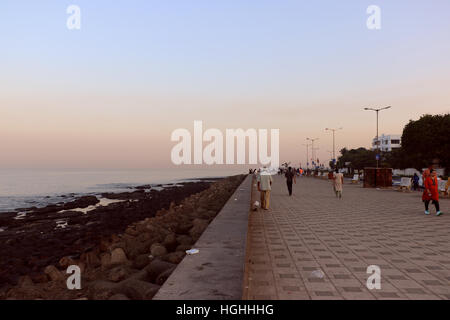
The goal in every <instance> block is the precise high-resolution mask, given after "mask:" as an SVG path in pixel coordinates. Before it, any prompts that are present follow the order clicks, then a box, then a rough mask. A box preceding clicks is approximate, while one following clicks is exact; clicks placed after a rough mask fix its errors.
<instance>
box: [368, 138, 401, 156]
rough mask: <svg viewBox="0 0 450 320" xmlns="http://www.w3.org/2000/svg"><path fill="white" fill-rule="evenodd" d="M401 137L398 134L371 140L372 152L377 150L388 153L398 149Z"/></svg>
mask: <svg viewBox="0 0 450 320" xmlns="http://www.w3.org/2000/svg"><path fill="white" fill-rule="evenodd" d="M401 139H402V136H401V135H400V134H389V135H385V134H382V135H381V136H379V137H378V141H377V138H374V139H373V140H372V150H376V149H377V148H379V149H380V150H381V151H384V152H390V151H392V150H393V149H397V148H400V146H401Z"/></svg>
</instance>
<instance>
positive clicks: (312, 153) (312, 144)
mask: <svg viewBox="0 0 450 320" xmlns="http://www.w3.org/2000/svg"><path fill="white" fill-rule="evenodd" d="M306 140H309V141H311V155H312V159H313V160H314V141H316V140H319V138H314V139H311V138H306Z"/></svg>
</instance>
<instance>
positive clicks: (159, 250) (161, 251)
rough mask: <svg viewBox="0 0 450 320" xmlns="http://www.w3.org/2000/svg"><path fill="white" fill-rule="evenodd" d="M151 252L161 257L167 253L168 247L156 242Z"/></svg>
mask: <svg viewBox="0 0 450 320" xmlns="http://www.w3.org/2000/svg"><path fill="white" fill-rule="evenodd" d="M150 253H151V255H152V256H154V257H160V256H163V255H165V254H166V253H167V249H166V248H165V247H164V246H163V245H162V244H160V243H154V244H153V245H152V246H151V248H150Z"/></svg>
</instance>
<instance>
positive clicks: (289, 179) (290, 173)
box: [284, 167, 297, 196]
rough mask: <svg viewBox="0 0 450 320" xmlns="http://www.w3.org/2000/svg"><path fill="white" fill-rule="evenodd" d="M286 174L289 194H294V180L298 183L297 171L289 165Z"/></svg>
mask: <svg viewBox="0 0 450 320" xmlns="http://www.w3.org/2000/svg"><path fill="white" fill-rule="evenodd" d="M284 176H285V177H286V184H287V188H288V192H289V196H292V182H294V183H295V184H296V183H297V180H296V178H295V172H294V170H292V168H291V167H289V168H288V170H287V171H286V174H285V175H284Z"/></svg>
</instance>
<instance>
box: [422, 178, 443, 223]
mask: <svg viewBox="0 0 450 320" xmlns="http://www.w3.org/2000/svg"><path fill="white" fill-rule="evenodd" d="M423 185H424V191H423V195H422V201H423V202H424V204H425V214H426V215H429V214H430V211H429V205H430V201H432V202H433V204H434V206H435V208H436V216H440V215H441V214H442V212H441V210H440V209H439V187H438V180H437V174H436V171H435V170H432V171H431V173H430V170H428V169H427V170H425V171H424V173H423Z"/></svg>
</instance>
